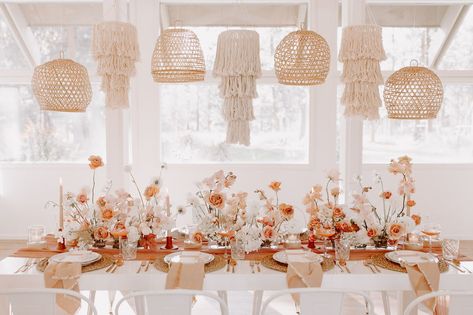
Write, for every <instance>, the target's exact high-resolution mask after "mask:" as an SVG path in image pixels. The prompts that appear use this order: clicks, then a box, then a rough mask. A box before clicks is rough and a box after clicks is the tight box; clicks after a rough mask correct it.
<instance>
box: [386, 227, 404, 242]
mask: <svg viewBox="0 0 473 315" xmlns="http://www.w3.org/2000/svg"><path fill="white" fill-rule="evenodd" d="M403 234H404V228H403V226H402V225H401V224H399V223H392V224H391V225H389V226H388V235H389V236H390V238H391V239H399V238H401V236H402V235H403Z"/></svg>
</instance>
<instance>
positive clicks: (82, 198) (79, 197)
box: [76, 192, 89, 204]
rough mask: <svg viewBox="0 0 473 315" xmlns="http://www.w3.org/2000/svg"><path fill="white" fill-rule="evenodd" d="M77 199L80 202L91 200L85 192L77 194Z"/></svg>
mask: <svg viewBox="0 0 473 315" xmlns="http://www.w3.org/2000/svg"><path fill="white" fill-rule="evenodd" d="M76 200H77V202H78V203H82V204H84V203H87V201H89V197H87V194H86V193H85V192H81V193H80V194H78V195H77V196H76Z"/></svg>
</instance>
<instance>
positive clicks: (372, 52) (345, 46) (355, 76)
mask: <svg viewBox="0 0 473 315" xmlns="http://www.w3.org/2000/svg"><path fill="white" fill-rule="evenodd" d="M338 59H339V61H340V62H343V73H342V82H343V83H345V90H344V92H343V95H342V98H341V103H342V105H344V106H345V116H346V117H352V116H361V117H363V118H364V119H370V120H371V119H379V108H380V107H381V104H382V101H381V96H380V95H379V88H378V86H379V85H381V84H383V77H382V75H381V68H380V66H379V63H380V61H382V60H385V59H386V54H385V52H384V48H383V41H382V29H381V27H380V26H378V25H354V26H348V27H345V28H344V29H343V33H342V42H341V47H340V52H339V55H338Z"/></svg>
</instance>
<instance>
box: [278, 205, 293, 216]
mask: <svg viewBox="0 0 473 315" xmlns="http://www.w3.org/2000/svg"><path fill="white" fill-rule="evenodd" d="M279 211H281V215H282V216H283V217H284V218H285V219H288V220H289V219H291V218H292V217H293V216H294V207H293V206H291V205H289V204H287V203H281V204H280V205H279Z"/></svg>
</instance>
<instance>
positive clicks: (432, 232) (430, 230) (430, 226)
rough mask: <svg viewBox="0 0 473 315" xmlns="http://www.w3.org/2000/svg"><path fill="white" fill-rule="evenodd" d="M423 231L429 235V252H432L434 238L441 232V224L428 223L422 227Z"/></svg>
mask: <svg viewBox="0 0 473 315" xmlns="http://www.w3.org/2000/svg"><path fill="white" fill-rule="evenodd" d="M421 232H422V233H423V234H425V235H427V236H428V237H429V254H431V255H433V253H432V238H433V237H434V236H438V235H439V234H440V225H439V224H436V223H426V224H424V226H423V227H422V229H421Z"/></svg>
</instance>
